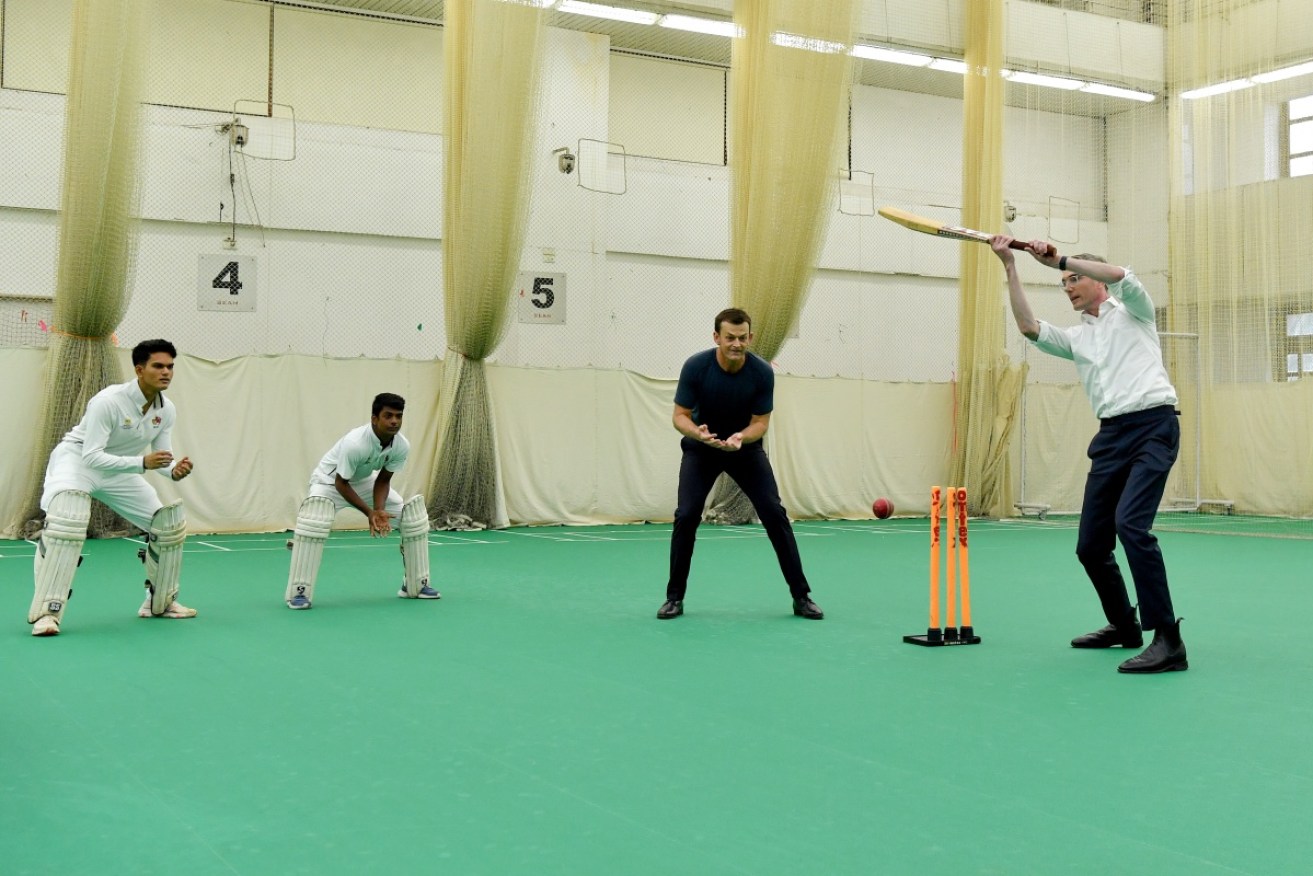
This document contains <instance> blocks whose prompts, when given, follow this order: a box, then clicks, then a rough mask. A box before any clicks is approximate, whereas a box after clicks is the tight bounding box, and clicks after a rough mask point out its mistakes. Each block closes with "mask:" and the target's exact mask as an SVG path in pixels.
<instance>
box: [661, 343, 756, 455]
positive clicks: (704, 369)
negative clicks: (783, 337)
mask: <svg viewBox="0 0 1313 876" xmlns="http://www.w3.org/2000/svg"><path fill="white" fill-rule="evenodd" d="M675 404H677V405H679V406H680V407H684V408H689V409H690V410H692V411H693V422H694V423H696V424H698V425H699V426H701V425H705V426H706V427H707V428H708V429H710V430H711V431H712V433H714V434H715V435H716V436H717V437H718V438H720V439H721V440H722V441H723V440H724V439H726V438H728V437H729V436H731V435H733V434H734V433H735V432H741V431H743V430H744V429H746V428H747V427H748V423H750V422H752V417H753V416H754V415H755V414H769V413H770V412H771V410H772V409H773V408H774V407H775V371H774V370H773V369H772V368H771V367H770V365H769V363H767V362H766V360H765V359H763V358H761V357H760V356H758V355H757V354H756V353H748V354H747V358H746V361H744V363H743V367H742V368H740V369H739V370H738V371H736V372H734V373H733V374H731V373H729V372H728V371H726V370H725V369H723V368H721V367H720V363H718V362H717V361H716V349H715V348H714V347H713V348H712V349H710V350H703V351H702V352H701V353H695V354H694V355H692V356H690V357H688V361H687V362H685V363H684V368H683V370H681V371H680V372H679V386H678V387H677V388H676V389H675Z"/></svg>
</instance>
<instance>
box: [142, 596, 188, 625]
mask: <svg viewBox="0 0 1313 876" xmlns="http://www.w3.org/2000/svg"><path fill="white" fill-rule="evenodd" d="M137 617H155V615H153V614H151V613H150V596H149V595H148V596H147V597H146V601H145V602H143V603H142V604H141V608H139V609H137ZM160 617H167V618H173V619H175V620H181V619H182V618H188V617H196V609H194V608H188V607H187V606H185V605H183V604H182V603H181V602H179V601H178V600H176V599H175V600H173V601H172V602H170V603H169V607H168V608H166V609H164V614H162V615H160Z"/></svg>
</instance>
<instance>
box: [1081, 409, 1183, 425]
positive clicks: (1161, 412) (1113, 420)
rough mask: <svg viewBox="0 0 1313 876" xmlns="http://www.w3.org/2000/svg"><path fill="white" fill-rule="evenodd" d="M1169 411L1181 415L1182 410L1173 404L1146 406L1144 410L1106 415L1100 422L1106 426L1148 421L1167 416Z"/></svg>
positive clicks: (1174, 414) (1177, 415) (1173, 414)
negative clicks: (1154, 406)
mask: <svg viewBox="0 0 1313 876" xmlns="http://www.w3.org/2000/svg"><path fill="white" fill-rule="evenodd" d="M1168 412H1171V414H1172V416H1176V417H1179V416H1181V412H1180V411H1178V410H1177V409H1176V408H1174V407H1172V406H1171V405H1159V406H1158V407H1156V408H1145V409H1144V410H1142V411H1129V412H1127V413H1125V414H1118V415H1117V416H1115V417H1104V418H1103V419H1101V420H1099V422H1100V423H1102V424H1103V425H1105V426H1120V425H1123V424H1126V423H1147V422H1149V421H1151V420H1156V419H1159V418H1160V417H1165V416H1167V415H1168Z"/></svg>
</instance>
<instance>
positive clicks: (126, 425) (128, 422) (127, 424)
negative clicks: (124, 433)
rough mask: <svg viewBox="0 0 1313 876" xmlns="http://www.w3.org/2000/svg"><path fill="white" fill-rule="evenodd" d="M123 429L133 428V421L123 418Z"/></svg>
mask: <svg viewBox="0 0 1313 876" xmlns="http://www.w3.org/2000/svg"><path fill="white" fill-rule="evenodd" d="M123 428H124V429H131V428H132V420H131V418H129V417H124V418H123Z"/></svg>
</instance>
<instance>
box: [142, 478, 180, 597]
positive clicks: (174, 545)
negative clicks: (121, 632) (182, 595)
mask: <svg viewBox="0 0 1313 876" xmlns="http://www.w3.org/2000/svg"><path fill="white" fill-rule="evenodd" d="M147 538H148V539H149V540H148V541H147V542H146V551H145V556H143V557H142V559H143V560H144V561H145V563H146V589H147V590H148V591H149V592H150V613H151V614H152V615H154V616H155V617H159V616H160V615H162V614H164V612H165V610H166V609H167V608H168V607H169V605H170V604H171V603H172V602H173V600H174V599H176V598H177V596H178V579H179V578H180V577H181V575H182V543H183V542H184V541H186V539H187V516H186V515H185V514H184V513H183V510H182V500H181V499H179V500H177V501H176V502H173V503H171V504H168V505H165V506H164V507H163V508H161V509H159V510H158V511H156V512H155V516H154V517H152V518H151V519H150V532H149V533H148V534H147Z"/></svg>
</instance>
